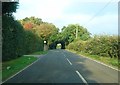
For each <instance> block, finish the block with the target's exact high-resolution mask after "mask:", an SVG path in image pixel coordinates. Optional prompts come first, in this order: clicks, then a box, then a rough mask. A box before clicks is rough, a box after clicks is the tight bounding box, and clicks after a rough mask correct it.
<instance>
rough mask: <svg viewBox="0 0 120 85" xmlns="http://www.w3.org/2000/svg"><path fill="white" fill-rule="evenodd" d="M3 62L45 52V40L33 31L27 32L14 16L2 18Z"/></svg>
mask: <svg viewBox="0 0 120 85" xmlns="http://www.w3.org/2000/svg"><path fill="white" fill-rule="evenodd" d="M2 20H3V21H2V22H3V25H2V27H3V29H2V37H3V39H2V60H3V61H5V60H10V59H13V58H17V57H20V56H22V55H24V54H29V53H32V52H35V51H39V50H43V40H41V39H40V38H39V37H38V36H36V35H35V34H34V33H32V32H31V31H25V30H24V29H23V27H22V25H21V24H20V23H19V22H18V21H16V20H14V18H13V17H12V16H6V15H4V16H3V17H2Z"/></svg>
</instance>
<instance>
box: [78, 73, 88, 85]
mask: <svg viewBox="0 0 120 85" xmlns="http://www.w3.org/2000/svg"><path fill="white" fill-rule="evenodd" d="M76 73H77V74H78V76H79V77H80V79H82V81H83V82H84V83H85V84H86V85H88V83H87V81H86V80H85V79H84V78H83V76H82V75H81V74H80V73H79V72H78V71H76Z"/></svg>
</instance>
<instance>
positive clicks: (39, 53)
mask: <svg viewBox="0 0 120 85" xmlns="http://www.w3.org/2000/svg"><path fill="white" fill-rule="evenodd" d="M46 53H47V51H38V52H34V53H32V54H31V55H42V54H46Z"/></svg>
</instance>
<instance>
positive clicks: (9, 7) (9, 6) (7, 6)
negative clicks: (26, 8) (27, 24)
mask: <svg viewBox="0 0 120 85" xmlns="http://www.w3.org/2000/svg"><path fill="white" fill-rule="evenodd" d="M18 4H19V3H18V2H11V3H10V2H3V3H2V15H8V16H10V15H12V13H13V12H16V9H17V7H18Z"/></svg>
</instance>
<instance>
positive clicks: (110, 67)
mask: <svg viewBox="0 0 120 85" xmlns="http://www.w3.org/2000/svg"><path fill="white" fill-rule="evenodd" d="M81 56H82V57H84V58H87V59H89V60H92V61H94V62H96V63H99V64H101V65H104V66H106V67H109V68H111V69H113V70H116V71H120V70H119V69H116V68H114V67H111V66H109V65H107V64H105V63H102V62H100V61H97V60H93V59H91V58H88V57H85V56H83V55H81Z"/></svg>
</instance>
